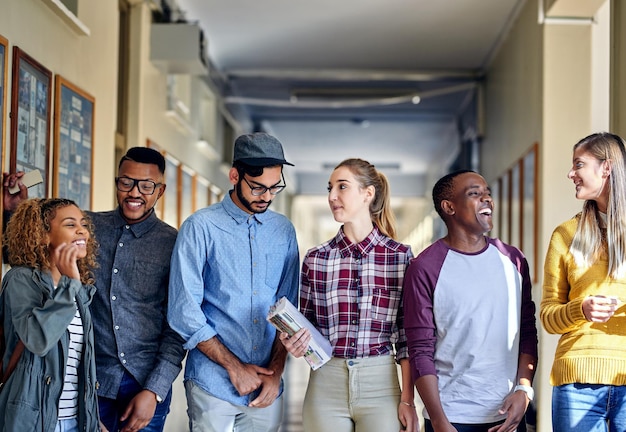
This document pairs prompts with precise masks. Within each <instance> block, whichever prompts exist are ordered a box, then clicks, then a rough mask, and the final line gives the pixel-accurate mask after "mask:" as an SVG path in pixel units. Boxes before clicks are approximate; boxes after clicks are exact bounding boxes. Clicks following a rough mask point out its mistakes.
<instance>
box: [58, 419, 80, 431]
mask: <svg viewBox="0 0 626 432" xmlns="http://www.w3.org/2000/svg"><path fill="white" fill-rule="evenodd" d="M54 432H78V420H76V418H72V419H66V420H59V421H57V425H56V427H55V428H54Z"/></svg>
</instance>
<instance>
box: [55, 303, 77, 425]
mask: <svg viewBox="0 0 626 432" xmlns="http://www.w3.org/2000/svg"><path fill="white" fill-rule="evenodd" d="M67 330H68V332H69V334H70V343H69V347H68V352H67V365H66V366H65V380H64V382H63V392H62V393H61V399H60V400H59V420H64V419H70V418H74V417H76V415H77V413H78V366H79V365H80V360H81V358H82V353H83V320H82V318H81V316H80V313H79V312H78V309H76V313H75V314H74V319H72V322H71V323H70V325H69V326H68V328H67Z"/></svg>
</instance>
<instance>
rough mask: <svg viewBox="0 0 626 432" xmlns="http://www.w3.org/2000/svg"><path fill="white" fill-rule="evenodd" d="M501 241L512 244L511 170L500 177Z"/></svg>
mask: <svg viewBox="0 0 626 432" xmlns="http://www.w3.org/2000/svg"><path fill="white" fill-rule="evenodd" d="M499 207H500V213H501V214H500V217H499V218H498V220H499V221H500V229H499V232H500V239H501V240H502V241H503V242H505V243H510V242H511V174H510V170H509V171H507V172H505V173H504V174H503V175H502V177H500V205H499Z"/></svg>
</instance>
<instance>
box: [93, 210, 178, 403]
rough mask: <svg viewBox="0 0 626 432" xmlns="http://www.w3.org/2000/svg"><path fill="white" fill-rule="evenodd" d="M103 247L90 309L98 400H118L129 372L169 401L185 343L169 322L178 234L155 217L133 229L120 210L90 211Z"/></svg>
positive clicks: (146, 387)
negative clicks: (169, 295)
mask: <svg viewBox="0 0 626 432" xmlns="http://www.w3.org/2000/svg"><path fill="white" fill-rule="evenodd" d="M88 214H89V216H90V217H91V219H92V221H93V224H94V225H95V234H96V240H97V241H98V243H99V244H100V248H99V252H98V258H97V261H98V264H99V267H98V268H97V269H96V271H95V279H96V283H95V285H96V288H97V291H96V296H95V298H94V301H93V303H92V305H91V308H90V309H91V312H92V315H93V322H94V330H95V338H94V339H95V345H96V372H97V377H98V382H99V384H100V387H99V390H98V395H99V396H101V397H106V398H110V399H115V398H116V396H117V392H118V389H119V386H120V382H121V380H122V376H123V374H124V369H126V370H127V371H128V372H129V373H130V374H131V375H132V376H133V377H134V378H135V379H136V380H137V381H138V382H139V383H140V384H141V385H142V386H143V388H144V389H148V390H151V391H153V392H154V393H156V394H157V395H159V396H160V397H161V398H165V396H166V395H167V393H168V392H169V391H170V388H171V385H172V382H173V381H174V379H175V378H176V376H177V375H178V373H179V372H180V370H181V363H182V360H183V358H184V356H185V350H184V349H183V340H182V338H181V337H180V336H179V335H178V334H177V333H176V332H174V331H173V330H172V329H171V328H170V327H169V325H168V323H167V290H168V281H169V272H170V257H171V254H172V249H173V247H174V243H175V241H176V234H177V232H176V230H175V229H174V228H172V227H171V226H170V225H168V224H166V223H165V222H163V221H161V220H160V219H159V218H157V216H156V215H155V214H154V212H153V213H152V214H151V215H150V216H149V217H148V218H147V219H146V220H144V221H142V222H139V223H135V224H132V225H129V224H127V223H126V221H125V220H124V219H123V218H122V216H121V214H120V211H119V208H118V209H115V210H113V211H109V212H98V213H94V212H88Z"/></svg>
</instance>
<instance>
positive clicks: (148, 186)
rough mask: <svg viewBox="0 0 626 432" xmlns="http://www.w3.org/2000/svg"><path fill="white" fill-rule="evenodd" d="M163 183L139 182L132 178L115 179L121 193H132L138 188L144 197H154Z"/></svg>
mask: <svg viewBox="0 0 626 432" xmlns="http://www.w3.org/2000/svg"><path fill="white" fill-rule="evenodd" d="M162 184H163V183H155V182H153V181H152V180H137V179H133V178H130V177H115V185H116V186H117V190H118V191H120V192H130V191H132V190H133V189H134V187H135V186H137V189H138V190H139V193H141V194H142V195H152V194H154V191H155V190H156V188H157V187H158V186H161V185H162Z"/></svg>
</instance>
